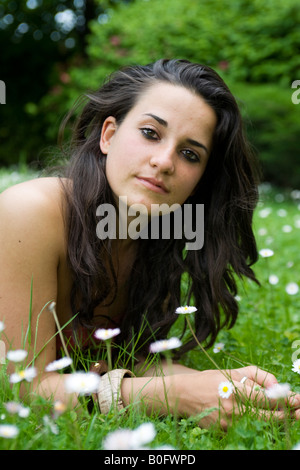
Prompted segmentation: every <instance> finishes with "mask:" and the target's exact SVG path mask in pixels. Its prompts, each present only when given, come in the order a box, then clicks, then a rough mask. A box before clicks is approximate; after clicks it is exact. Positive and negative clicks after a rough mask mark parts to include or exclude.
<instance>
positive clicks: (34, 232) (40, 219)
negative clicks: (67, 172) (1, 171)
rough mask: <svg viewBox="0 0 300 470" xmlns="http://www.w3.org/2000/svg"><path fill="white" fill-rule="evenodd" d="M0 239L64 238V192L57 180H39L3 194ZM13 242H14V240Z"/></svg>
mask: <svg viewBox="0 0 300 470" xmlns="http://www.w3.org/2000/svg"><path fill="white" fill-rule="evenodd" d="M0 221H1V222H0V236H1V234H2V235H3V232H6V233H7V232H8V230H9V232H10V235H13V234H14V233H16V234H17V233H18V235H20V237H19V239H18V242H19V243H21V242H22V241H23V242H25V241H26V238H28V237H30V238H31V239H33V238H35V239H37V238H39V237H41V238H43V239H44V240H47V239H49V237H53V239H52V242H54V244H56V243H55V242H57V243H59V241H60V239H59V238H60V237H62V236H63V233H62V231H63V192H62V186H61V183H60V181H59V179H58V178H37V179H34V180H30V181H26V182H24V183H20V184H17V185H15V186H12V187H10V188H8V189H6V190H5V191H3V193H1V194H0ZM12 241H13V240H12Z"/></svg>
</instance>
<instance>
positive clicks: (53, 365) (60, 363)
mask: <svg viewBox="0 0 300 470" xmlns="http://www.w3.org/2000/svg"><path fill="white" fill-rule="evenodd" d="M72 362H73V361H72V359H71V358H70V357H62V358H61V359H58V360H57V361H53V362H50V364H48V365H47V366H46V368H45V371H46V372H53V371H55V370H61V369H64V368H65V367H68V366H70V365H71V364H72Z"/></svg>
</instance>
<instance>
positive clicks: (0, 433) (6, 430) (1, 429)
mask: <svg viewBox="0 0 300 470" xmlns="http://www.w3.org/2000/svg"><path fill="white" fill-rule="evenodd" d="M18 434H19V429H18V428H17V426H15V425H14V424H1V425H0V437H5V438H6V439H13V438H14V437H17V435H18Z"/></svg>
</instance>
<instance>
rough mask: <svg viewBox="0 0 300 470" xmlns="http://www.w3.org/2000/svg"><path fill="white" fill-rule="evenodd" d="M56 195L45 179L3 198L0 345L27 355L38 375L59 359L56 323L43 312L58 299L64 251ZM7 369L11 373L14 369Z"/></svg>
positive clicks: (51, 182) (0, 198) (0, 215)
mask: <svg viewBox="0 0 300 470" xmlns="http://www.w3.org/2000/svg"><path fill="white" fill-rule="evenodd" d="M57 192H58V184H57V182H56V181H55V179H52V178H51V179H48V178H47V179H46V181H43V179H41V180H33V181H29V182H26V183H22V184H19V185H16V186H14V187H11V188H9V189H8V190H6V191H4V192H3V193H1V195H0V266H1V269H0V320H1V321H3V323H4V324H5V330H4V332H3V333H2V335H1V340H3V341H4V342H5V346H6V352H7V350H11V349H20V348H21V349H25V350H27V351H28V357H27V364H29V363H30V362H31V361H32V360H33V359H35V362H34V365H35V366H36V368H37V369H38V370H39V371H43V370H44V368H45V366H46V365H47V364H48V363H49V362H52V361H53V360H54V359H56V344H55V343H56V340H55V337H54V335H55V331H56V329H55V322H54V319H53V316H52V315H51V313H50V312H49V311H48V309H47V308H45V306H46V305H47V303H49V302H50V301H52V300H56V297H57V270H58V265H59V261H60V251H61V248H62V241H61V238H62V233H61V230H60V227H61V226H62V219H61V212H60V209H59V207H58V198H57ZM31 287H32V298H31ZM30 304H32V305H30ZM8 366H9V369H8V371H9V373H11V372H12V371H13V370H14V364H13V363H9V365H8Z"/></svg>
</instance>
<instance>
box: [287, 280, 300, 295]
mask: <svg viewBox="0 0 300 470" xmlns="http://www.w3.org/2000/svg"><path fill="white" fill-rule="evenodd" d="M285 291H286V293H287V294H289V295H296V294H297V293H298V291H299V286H298V284H296V282H289V283H288V284H287V285H286V286H285Z"/></svg>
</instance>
